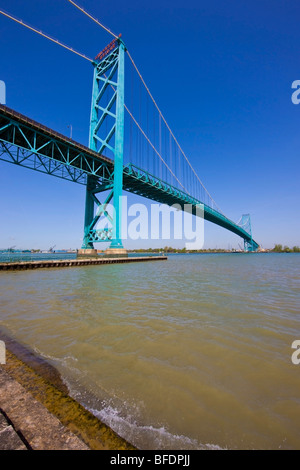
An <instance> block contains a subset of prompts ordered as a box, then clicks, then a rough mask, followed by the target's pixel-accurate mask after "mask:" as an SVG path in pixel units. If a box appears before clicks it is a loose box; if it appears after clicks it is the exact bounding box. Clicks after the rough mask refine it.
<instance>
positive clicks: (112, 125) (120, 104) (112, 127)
mask: <svg viewBox="0 0 300 470" xmlns="http://www.w3.org/2000/svg"><path fill="white" fill-rule="evenodd" d="M124 56H125V45H124V43H123V41H122V40H121V39H120V38H118V39H114V40H113V41H112V42H111V43H110V44H109V45H108V46H107V47H106V48H105V49H104V50H103V51H102V52H101V53H100V54H98V56H97V57H96V59H95V62H94V63H93V65H94V80H93V93H92V105H91V119H90V135H89V147H90V149H91V150H93V151H95V152H97V153H98V154H99V155H103V154H105V152H108V153H111V154H112V156H113V160H114V173H113V177H112V179H111V181H110V182H108V183H107V184H103V185H100V186H99V184H98V183H97V178H94V177H93V176H88V177H87V185H86V204H85V220H84V239H83V245H82V248H83V249H93V248H94V243H95V242H100V241H104V242H107V241H109V240H110V241H111V244H110V248H112V249H122V248H123V244H122V240H121V213H122V208H121V196H122V189H123V153H124V85H125V63H124V62H125V57H124ZM107 190H109V191H110V192H109V194H108V196H107V197H106V199H105V201H104V203H103V204H101V203H100V201H99V200H98V198H97V197H96V194H97V193H100V192H103V191H107ZM112 199H113V206H114V214H113V216H112V217H111V216H110V215H109V214H108V212H107V211H106V208H107V205H108V204H109V203H110V201H111V200H112ZM95 206H96V207H97V210H96V211H95ZM102 216H104V217H106V218H107V219H108V221H109V224H110V228H106V229H102V230H96V229H95V226H96V224H97V222H98V221H99V219H100V217H102Z"/></svg>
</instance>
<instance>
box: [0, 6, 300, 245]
mask: <svg viewBox="0 0 300 470" xmlns="http://www.w3.org/2000/svg"><path fill="white" fill-rule="evenodd" d="M78 3H79V4H80V5H81V6H83V7H84V8H85V9H86V10H87V11H89V12H90V13H92V14H93V15H94V16H95V17H97V18H98V19H99V20H100V21H102V22H103V23H104V24H105V25H107V26H108V27H109V28H111V29H112V31H114V32H115V33H117V34H119V33H122V37H123V40H124V42H125V43H126V46H127V47H128V49H129V51H130V53H131V55H132V56H133V58H134V60H135V62H136V63H137V64H138V67H139V69H140V70H141V71H142V73H143V76H144V78H145V79H146V82H147V84H148V85H149V88H150V89H151V92H152V94H153V95H154V97H155V99H156V100H157V102H158V103H159V106H160V108H161V110H162V111H163V114H164V115H165V117H166V119H167V121H168V122H169V124H170V126H171V128H172V130H173V132H174V134H175V135H176V137H177V139H178V141H179V142H180V144H181V146H182V148H183V149H184V151H185V152H186V154H187V155H188V156H189V158H190V160H191V162H192V164H193V165H194V167H195V168H196V169H197V172H198V174H199V176H200V178H201V180H202V181H203V182H204V184H205V186H206V187H207V189H208V190H209V192H210V193H211V194H212V195H213V197H214V199H215V200H216V202H217V203H218V205H219V206H220V207H221V208H222V210H223V211H224V212H225V214H226V215H227V216H228V217H230V218H231V219H232V220H235V221H237V220H238V219H239V217H240V216H241V214H242V213H248V212H249V213H250V214H251V218H252V231H253V235H254V238H255V239H256V240H257V241H258V242H259V243H261V244H262V246H263V247H273V246H274V244H275V243H282V244H286V245H290V246H293V245H300V237H299V233H300V222H299V217H298V213H299V209H298V205H299V193H300V189H299V188H300V185H299V156H300V139H299V125H300V105H294V104H293V103H292V101H291V96H292V92H293V90H292V88H291V85H292V82H293V81H294V80H300V67H299V44H300V27H299V24H300V4H299V2H298V1H297V0H290V1H289V2H287V1H283V0H273V1H272V2H270V1H269V0H268V1H266V0H259V1H258V0H253V1H251V2H249V1H244V0H239V1H238V0H235V1H233V0H227V1H224V0H223V1H221V0H212V1H209V2H208V1H201V0H198V1H195V0H179V1H174V0H173V1H169V0H161V1H157V0H152V1H151V2H148V1H147V2H146V1H137V0H127V1H126V2H123V1H122V2H121V1H120V0H116V1H114V2H111V1H108V0H103V1H101V2H99V1H95V0H78ZM0 9H4V10H5V11H7V12H9V13H11V14H12V15H15V16H17V17H18V18H20V19H22V20H23V21H24V22H28V23H30V24H31V25H32V26H34V27H37V28H39V29H41V30H43V31H44V32H46V33H48V34H50V35H52V36H53V37H55V38H57V39H59V40H61V41H62V42H64V43H66V44H68V45H70V46H72V47H73V48H74V49H77V50H79V51H81V52H83V53H85V54H86V55H88V56H89V57H95V56H96V54H97V53H98V52H99V51H100V50H102V49H103V48H104V47H105V45H106V44H107V43H108V42H110V40H111V36H109V35H108V34H107V33H106V32H105V31H103V30H102V29H101V28H100V27H99V26H97V25H96V24H94V23H93V22H91V21H90V20H89V19H88V18H87V17H85V16H83V15H82V13H80V12H79V11H78V10H76V9H75V8H74V7H73V6H72V5H71V4H70V3H69V2H68V1H67V0H27V1H26V2H24V1H23V0H10V1H9V2H7V1H6V0H5V1H4V0H0ZM0 48H1V62H0V80H3V81H5V83H6V87H7V105H8V106H9V107H11V108H13V109H15V110H17V111H19V112H21V113H24V114H26V115H28V116H29V117H31V118H33V119H35V120H37V121H40V122H41V123H43V124H45V125H47V126H49V127H52V128H53V129H55V130H57V131H59V132H61V133H63V134H67V135H68V133H69V129H68V125H69V124H72V127H73V138H74V139H75V140H77V141H79V142H82V143H84V144H86V145H87V144H88V126H89V114H90V100H91V86H92V73H93V70H92V65H91V64H90V63H89V62H87V61H85V60H84V59H81V58H79V57H77V56H75V55H74V54H72V53H70V52H67V51H65V50H64V49H62V48H60V47H59V46H56V45H55V44H52V43H50V42H49V41H47V40H46V39H43V38H41V37H40V36H38V35H36V34H35V33H33V32H30V31H29V30H26V29H25V28H23V27H22V26H20V25H18V24H15V23H13V22H12V21H11V20H9V19H7V18H4V17H3V16H1V17H0ZM0 168H1V171H0V247H1V248H4V247H8V246H12V245H17V247H20V248H34V247H36V248H42V249H45V248H49V247H50V246H52V245H56V246H57V248H69V247H73V248H78V247H80V244H81V240H82V231H83V216H84V188H83V187H81V186H80V185H76V184H73V183H69V182H66V181H60V180H59V179H56V178H51V177H49V176H47V175H42V174H39V173H35V172H33V171H29V170H26V169H24V168H18V167H16V166H14V165H11V164H8V163H4V162H0ZM238 242H239V243H241V240H240V239H239V238H238V237H236V236H235V235H233V234H231V233H230V232H227V231H225V230H224V229H221V228H219V227H217V226H215V225H212V224H209V223H207V224H206V230H205V246H206V247H215V246H219V247H225V248H227V247H228V246H229V245H231V246H234V247H237V246H238ZM143 246H144V245H143ZM97 248H100V246H99V245H98V246H97Z"/></svg>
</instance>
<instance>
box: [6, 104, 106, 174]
mask: <svg viewBox="0 0 300 470" xmlns="http://www.w3.org/2000/svg"><path fill="white" fill-rule="evenodd" d="M0 142H1V143H2V160H5V161H10V162H11V163H16V164H20V165H21V164H23V166H27V167H28V168H31V169H37V166H38V162H39V163H40V169H41V167H44V169H45V171H44V172H46V173H48V174H52V173H51V171H52V170H51V169H53V170H55V169H57V168H60V167H61V168H63V167H64V168H65V171H64V172H62V175H61V177H62V178H64V174H66V175H67V178H66V179H70V178H69V176H68V175H69V174H70V172H71V173H72V171H74V173H76V174H80V175H82V174H86V175H91V176H93V177H96V178H98V179H99V180H100V181H101V182H105V181H106V182H110V181H111V178H112V176H113V172H114V163H113V161H112V160H110V159H108V158H106V157H103V156H102V155H97V154H95V152H92V151H91V150H90V149H88V148H87V147H84V146H82V145H80V144H78V143H76V142H74V141H70V140H69V139H68V138H67V137H65V136H63V135H61V134H59V133H56V132H54V131H52V130H51V129H49V128H46V127H44V126H42V125H40V124H38V123H36V122H35V121H32V120H30V119H28V118H26V117H25V116H22V115H21V114H19V113H16V112H15V111H13V110H10V109H9V108H6V107H4V106H0ZM12 147H16V148H18V149H19V150H18V151H17V150H15V151H14V152H13V153H14V155H15V158H12V155H11V154H12V150H11V154H10V155H9V156H8V157H7V158H6V157H4V153H5V151H4V150H6V151H7V149H12ZM21 154H22V155H23V156H22V158H21ZM34 155H35V157H34ZM28 159H29V161H28V164H26V160H28ZM47 159H48V160H49V161H48V162H47ZM48 168H51V169H50V170H49V169H48ZM71 179H72V178H71ZM79 179H82V178H79ZM72 181H73V179H72ZM74 182H78V181H76V179H74ZM80 182H82V181H80Z"/></svg>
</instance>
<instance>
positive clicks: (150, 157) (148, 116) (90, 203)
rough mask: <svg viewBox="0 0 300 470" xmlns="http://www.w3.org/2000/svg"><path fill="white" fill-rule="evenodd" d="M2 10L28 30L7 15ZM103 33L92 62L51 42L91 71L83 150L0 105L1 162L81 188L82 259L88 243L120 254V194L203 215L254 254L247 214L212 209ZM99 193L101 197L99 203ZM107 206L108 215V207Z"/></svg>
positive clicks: (119, 51)
mask: <svg viewBox="0 0 300 470" xmlns="http://www.w3.org/2000/svg"><path fill="white" fill-rule="evenodd" d="M82 11H83V12H84V10H82ZM0 13H2V14H4V15H5V16H8V17H9V18H10V19H12V20H14V21H16V22H17V23H19V24H22V26H26V27H28V25H26V24H25V23H24V22H22V21H19V20H17V19H16V18H14V17H12V16H11V15H8V14H6V13H4V12H1V11H0ZM84 13H85V14H86V12H84ZM89 16H90V18H92V17H91V15H89ZM92 19H93V18H92ZM30 29H31V30H33V31H35V32H36V33H38V34H41V35H42V36H44V37H46V38H47V39H51V38H50V37H49V36H47V35H44V34H43V33H42V32H41V31H37V30H35V29H34V28H31V27H30ZM109 32H110V34H112V35H113V36H114V39H113V41H111V42H110V43H109V44H108V45H107V46H106V47H105V49H103V50H102V51H101V52H100V53H99V54H98V55H97V56H96V58H95V59H89V58H88V57H86V56H84V55H82V54H80V53H77V52H76V51H74V50H73V49H71V48H69V47H67V46H65V45H62V44H61V43H59V42H58V41H54V42H56V43H57V44H60V45H61V46H63V47H64V48H66V49H68V50H71V52H75V53H76V54H78V55H80V56H81V57H83V58H84V59H86V60H88V61H90V62H91V64H92V66H93V73H94V78H93V89H92V103H91V114H90V125H89V145H88V147H86V146H84V145H81V144H80V143H78V142H75V141H73V140H72V139H69V138H68V137H66V136H64V135H62V134H59V133H57V132H55V131H54V130H52V129H49V128H48V127H45V126H43V125H42V124H40V123H38V122H35V121H33V120H31V119H30V118H28V117H26V116H24V115H21V114H19V113H18V112H16V111H14V110H12V109H9V108H8V107H6V106H3V105H1V106H0V159H1V160H3V161H6V162H10V163H13V164H15V165H19V166H23V167H26V168H30V169H31V170H35V171H39V172H43V173H47V174H49V175H51V176H56V177H59V178H63V179H66V180H70V181H73V182H74V183H78V184H83V185H85V187H86V202H85V218H84V237H83V244H82V252H85V254H88V253H89V254H90V253H91V250H94V243H97V242H108V241H109V242H110V250H112V251H114V250H115V251H114V252H115V253H116V252H118V253H119V254H120V253H121V252H122V250H123V252H124V251H126V250H124V247H123V244H122V233H121V226H122V221H121V214H122V207H121V205H122V197H121V196H122V193H123V190H125V191H128V192H130V193H134V194H137V195H139V196H142V197H145V198H148V199H151V200H153V201H156V202H159V203H161V204H166V205H168V206H174V205H176V207H177V208H179V209H181V210H184V211H189V212H192V214H195V215H198V216H201V217H204V219H206V220H208V221H210V222H212V223H214V224H217V225H220V226H221V227H223V228H225V229H227V230H230V231H231V232H233V233H235V234H236V235H239V236H240V237H241V238H242V239H243V240H244V250H245V251H256V250H257V248H258V243H257V242H256V241H254V240H253V238H252V231H251V223H250V216H249V214H246V215H244V216H242V218H241V221H240V222H239V223H235V222H233V221H231V220H230V219H228V218H227V217H226V216H225V215H224V214H223V213H222V211H221V210H220V209H219V208H218V206H217V205H216V203H215V201H214V200H213V198H212V197H211V196H210V194H209V193H208V191H207V190H206V188H205V187H204V185H203V184H202V182H201V181H200V179H199V177H198V175H197V173H196V171H195V170H194V168H193V167H192V165H191V163H190V161H189V159H188V158H187V156H186V155H185V153H184V151H183V150H182V148H181V147H180V145H179V143H178V141H177V139H176V137H175V136H174V134H173V132H172V131H171V129H170V127H169V125H168V123H167V121H166V120H165V118H164V116H163V115H162V113H161V111H160V109H159V107H158V105H157V103H156V101H155V100H154V98H153V96H152V94H151V93H150V91H149V88H148V87H147V85H146V83H145V81H144V79H143V77H142V75H141V73H140V72H139V70H138V68H137V66H136V64H135V63H134V61H133V59H132V57H131V55H130V53H129V52H128V50H127V48H126V46H125V44H124V42H123V40H122V39H121V37H120V36H116V35H114V34H113V33H112V32H111V31H109ZM51 40H52V39H51ZM52 41H53V40H52ZM126 61H127V62H126ZM127 64H129V67H131V75H130V70H129V73H128V65H127ZM126 70H127V72H126ZM125 72H126V74H127V75H128V76H129V77H131V78H130V80H128V82H129V83H130V84H131V90H129V89H128V85H127V87H126V83H125ZM134 80H135V81H136V82H135V81H134ZM142 91H143V93H144V95H143V93H142ZM125 98H126V102H125ZM127 103H130V106H129V107H128V106H127ZM99 193H104V194H103V195H102V196H103V197H104V201H103V202H102V203H101V202H100V200H99V197H98V195H99ZM110 203H112V204H113V207H114V211H113V212H114V214H113V215H110V214H109V211H108V210H107V206H108V204H110ZM187 208H188V209H187ZM199 208H200V211H199V210H198V209H199ZM100 218H106V219H107V220H106V221H107V223H108V227H109V228H105V229H97V225H98V222H99V220H100ZM116 250H117V251H116Z"/></svg>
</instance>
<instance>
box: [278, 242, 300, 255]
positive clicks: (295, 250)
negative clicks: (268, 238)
mask: <svg viewBox="0 0 300 470" xmlns="http://www.w3.org/2000/svg"><path fill="white" fill-rule="evenodd" d="M271 251H274V252H275V253H300V248H299V246H293V248H290V247H289V246H282V245H280V244H278V245H275V246H274V248H273V250H271Z"/></svg>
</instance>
